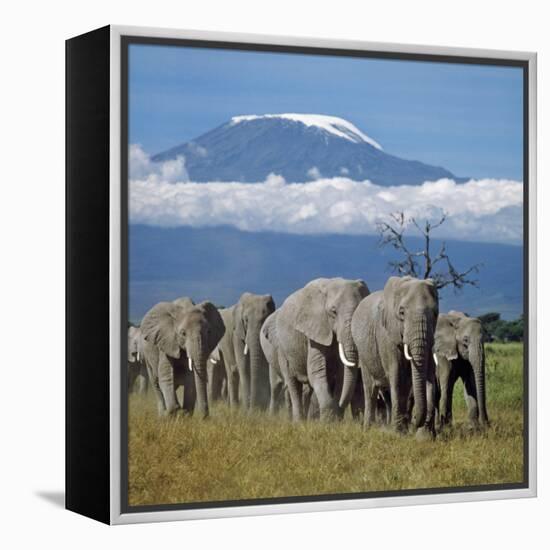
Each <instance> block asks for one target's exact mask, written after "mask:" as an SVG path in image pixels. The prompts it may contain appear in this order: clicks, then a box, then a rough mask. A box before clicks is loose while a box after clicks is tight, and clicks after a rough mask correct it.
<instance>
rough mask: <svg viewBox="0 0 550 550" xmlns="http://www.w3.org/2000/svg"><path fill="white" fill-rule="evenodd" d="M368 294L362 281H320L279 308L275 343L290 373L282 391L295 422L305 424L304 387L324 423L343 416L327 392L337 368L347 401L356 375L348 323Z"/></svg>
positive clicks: (291, 297)
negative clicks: (309, 389)
mask: <svg viewBox="0 0 550 550" xmlns="http://www.w3.org/2000/svg"><path fill="white" fill-rule="evenodd" d="M368 294H369V289H368V287H367V285H366V284H365V283H364V282H363V281H361V280H356V281H352V280H348V279H342V278H333V279H324V278H322V279H315V280H314V281H311V282H310V283H308V284H307V285H306V286H304V287H303V288H301V289H300V290H297V291H296V292H294V293H293V294H291V295H290V296H289V297H288V298H287V299H286V300H285V302H284V303H283V305H282V306H281V308H280V310H279V312H278V313H277V319H276V327H277V337H278V340H279V346H280V352H281V353H282V356H283V357H284V358H285V360H286V365H287V369H288V379H287V380H286V385H287V388H288V391H289V394H290V399H291V403H292V417H293V419H294V420H296V421H297V420H300V419H302V418H304V410H303V404H302V385H303V384H309V385H310V386H311V387H312V388H313V391H314V393H315V398H316V403H317V404H318V406H319V411H320V417H321V419H322V420H328V419H332V418H334V417H337V416H340V415H341V410H340V408H339V407H338V402H337V399H336V398H335V397H336V396H335V395H334V393H333V390H331V385H332V384H331V380H334V379H335V374H334V373H335V369H338V368H340V364H342V365H343V367H342V368H343V369H344V375H343V383H342V391H341V399H342V403H347V402H349V400H350V399H351V396H352V394H353V392H354V390H355V385H356V381H357V374H358V369H357V366H358V365H357V350H356V349H355V345H354V344H353V339H352V336H351V318H352V315H353V312H354V311H355V308H356V307H357V306H358V305H359V303H360V302H361V300H362V299H363V298H364V297H365V296H367V295H368ZM338 358H340V360H341V362H340V361H339V360H338Z"/></svg>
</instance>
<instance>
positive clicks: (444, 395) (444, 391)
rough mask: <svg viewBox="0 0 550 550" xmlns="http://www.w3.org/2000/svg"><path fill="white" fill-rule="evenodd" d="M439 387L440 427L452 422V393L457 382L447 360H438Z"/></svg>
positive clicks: (454, 369)
mask: <svg viewBox="0 0 550 550" xmlns="http://www.w3.org/2000/svg"><path fill="white" fill-rule="evenodd" d="M437 375H438V378H439V387H440V392H441V402H440V406H439V410H440V426H441V428H443V427H444V426H447V425H449V426H450V425H451V424H452V422H453V391H454V387H455V382H456V380H457V374H456V368H454V367H453V364H452V363H451V362H450V361H448V360H447V359H440V360H439V365H438V367H437Z"/></svg>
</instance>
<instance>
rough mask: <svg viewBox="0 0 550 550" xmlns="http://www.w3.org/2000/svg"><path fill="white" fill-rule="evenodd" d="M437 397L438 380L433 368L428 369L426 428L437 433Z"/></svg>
mask: <svg viewBox="0 0 550 550" xmlns="http://www.w3.org/2000/svg"><path fill="white" fill-rule="evenodd" d="M435 397H436V380H435V372H434V370H433V369H429V370H428V374H427V377H426V407H427V410H426V420H425V422H424V426H425V427H426V429H427V430H428V431H429V432H430V433H432V434H433V435H435Z"/></svg>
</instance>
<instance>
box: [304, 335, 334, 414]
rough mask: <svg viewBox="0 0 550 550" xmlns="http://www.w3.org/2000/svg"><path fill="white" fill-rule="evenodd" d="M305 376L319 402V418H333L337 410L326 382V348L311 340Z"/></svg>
mask: <svg viewBox="0 0 550 550" xmlns="http://www.w3.org/2000/svg"><path fill="white" fill-rule="evenodd" d="M307 376H308V379H309V381H310V385H311V386H312V387H313V391H314V392H315V396H316V397H317V401H318V402H319V411H320V417H321V420H333V419H334V418H335V416H336V412H337V411H336V403H335V401H334V399H333V397H332V395H331V393H330V389H329V384H328V378H327V359H326V348H325V346H320V345H319V344H317V343H316V342H313V341H311V340H310V341H309V344H308V351H307Z"/></svg>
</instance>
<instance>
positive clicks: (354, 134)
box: [231, 113, 382, 151]
mask: <svg viewBox="0 0 550 550" xmlns="http://www.w3.org/2000/svg"><path fill="white" fill-rule="evenodd" d="M265 118H282V119H286V120H292V121H293V122H301V123H302V124H304V125H305V126H309V127H312V126H313V127H317V128H320V129H321V130H324V131H325V132H328V133H329V134H333V135H335V136H338V137H341V138H344V139H347V140H348V141H352V142H354V143H360V142H364V143H368V144H369V145H372V146H373V147H375V148H376V149H378V150H380V151H382V146H381V145H380V144H379V143H377V142H376V141H374V139H372V138H371V137H369V136H367V135H366V134H364V133H363V132H361V130H359V129H358V128H357V127H356V126H355V125H354V124H352V123H351V122H349V121H347V120H345V119H343V118H339V117H336V116H328V115H314V114H309V115H308V114H299V113H283V114H278V115H241V116H234V117H233V118H232V119H231V124H232V125H234V124H239V123H240V122H246V121H250V120H258V119H265Z"/></svg>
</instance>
